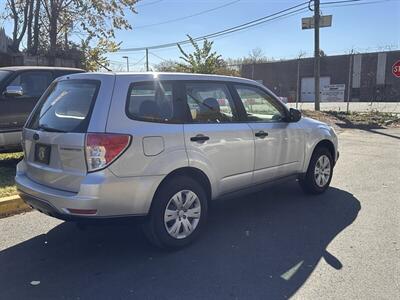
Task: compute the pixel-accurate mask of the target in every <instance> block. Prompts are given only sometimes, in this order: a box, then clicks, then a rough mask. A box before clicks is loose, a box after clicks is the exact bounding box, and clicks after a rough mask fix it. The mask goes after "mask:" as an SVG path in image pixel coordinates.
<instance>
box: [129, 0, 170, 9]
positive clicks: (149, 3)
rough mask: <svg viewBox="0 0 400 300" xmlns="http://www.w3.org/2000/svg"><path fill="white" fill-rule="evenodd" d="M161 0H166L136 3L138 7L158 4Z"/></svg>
mask: <svg viewBox="0 0 400 300" xmlns="http://www.w3.org/2000/svg"><path fill="white" fill-rule="evenodd" d="M161 1H164V0H155V1H152V2H147V3H143V4H140V3H139V4H138V5H136V7H143V6H149V5H153V4H157V3H159V2H161ZM140 2H141V1H140Z"/></svg>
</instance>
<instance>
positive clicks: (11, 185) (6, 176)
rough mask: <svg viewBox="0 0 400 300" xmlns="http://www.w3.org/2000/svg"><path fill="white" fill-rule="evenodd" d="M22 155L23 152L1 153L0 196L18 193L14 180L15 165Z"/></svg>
mask: <svg viewBox="0 0 400 300" xmlns="http://www.w3.org/2000/svg"><path fill="white" fill-rule="evenodd" d="M22 157H23V153H22V152H16V153H0V198H1V197H7V196H12V195H15V194H16V193H17V189H16V187H15V182H14V176H15V167H16V165H17V163H18V162H19V161H20V160H21V159H22Z"/></svg>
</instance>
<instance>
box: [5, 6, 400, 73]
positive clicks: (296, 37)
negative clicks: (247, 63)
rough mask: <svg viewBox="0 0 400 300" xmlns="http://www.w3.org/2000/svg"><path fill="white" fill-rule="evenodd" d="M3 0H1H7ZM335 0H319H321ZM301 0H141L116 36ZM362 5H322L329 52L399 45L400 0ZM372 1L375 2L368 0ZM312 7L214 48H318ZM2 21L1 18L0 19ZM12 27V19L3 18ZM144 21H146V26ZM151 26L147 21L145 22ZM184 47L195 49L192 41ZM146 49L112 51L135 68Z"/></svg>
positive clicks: (229, 20) (165, 36) (159, 55)
mask: <svg viewBox="0 0 400 300" xmlns="http://www.w3.org/2000/svg"><path fill="white" fill-rule="evenodd" d="M3 1H5V0H0V2H3ZM329 1H332V0H321V3H324V2H329ZM301 2H303V1H302V0H293V1H289V0H286V1H285V0H283V1H270V0H213V1H211V0H186V1H185V0H142V1H140V2H139V3H138V4H137V13H136V14H133V13H127V19H128V21H129V23H130V24H131V25H132V27H133V29H132V30H129V31H128V30H118V31H117V32H116V41H117V42H122V44H121V48H122V49H124V48H133V47H146V46H152V45H158V44H163V43H170V42H176V41H181V40H185V39H186V34H190V35H191V36H192V37H197V36H201V35H204V34H208V33H212V32H216V31H220V30H223V29H226V28H229V27H232V26H236V25H239V24H241V23H245V22H248V21H251V20H254V19H257V18H260V17H263V16H266V15H269V14H272V13H274V12H277V11H279V10H282V9H285V8H288V7H290V6H293V5H296V4H299V3H301ZM362 2H364V3H368V4H363V5H348V6H341V7H337V6H335V5H330V6H328V5H321V13H322V14H323V15H333V21H332V27H327V28H322V29H321V30H320V46H321V49H322V50H323V51H324V52H325V53H326V54H327V55H335V54H342V53H348V52H349V51H350V50H351V49H355V50H356V51H359V52H374V51H378V50H380V49H383V48H385V47H388V46H389V47H391V48H392V49H394V48H395V49H399V48H400V1H399V0H386V1H384V0H363V1H362ZM369 2H372V3H369ZM225 4H226V6H225V7H223V8H220V9H216V10H214V11H211V12H208V13H205V14H202V15H198V16H195V17H191V18H187V19H185V20H181V21H176V22H169V23H167V24H162V25H156V26H148V25H152V24H154V23H160V22H167V21H169V20H172V19H176V18H180V17H185V16H188V15H192V14H196V13H199V12H201V11H204V10H209V9H213V8H215V7H218V6H221V5H225ZM312 14H313V12H311V11H305V12H302V13H300V14H297V15H294V16H290V17H287V18H282V19H279V20H274V21H272V22H267V23H265V24H263V25H260V26H256V27H253V28H251V29H247V30H244V31H240V32H236V33H233V34H230V35H226V36H223V37H218V38H216V39H215V40H214V47H215V50H216V51H217V52H218V53H220V54H221V55H222V56H223V57H224V58H238V57H243V56H247V55H248V54H249V52H250V51H251V50H252V49H254V48H261V49H262V51H263V52H264V54H265V55H266V56H267V57H270V58H274V59H290V58H295V57H297V56H298V55H299V53H300V52H305V53H306V56H312V54H313V48H314V33H313V30H302V29H301V18H302V17H307V16H311V15H312ZM0 25H1V24H0ZM4 26H5V28H6V31H8V32H10V31H11V28H12V27H11V24H10V23H7V22H6V23H5V24H4ZM143 26H144V27H143ZM146 26H148V27H146ZM184 49H187V50H188V51H190V50H191V47H190V46H185V47H184ZM144 55H145V52H144V51H140V52H123V53H122V52H118V53H113V54H109V55H108V57H109V58H110V60H111V62H112V64H113V68H116V69H118V68H119V69H121V70H123V68H125V64H126V63H125V62H126V61H125V59H124V58H123V56H128V57H129V62H130V68H131V70H141V69H142V68H143V67H144ZM178 57H179V50H178V49H177V47H173V48H167V49H155V50H150V55H149V61H150V65H151V66H152V65H154V64H157V63H159V62H161V61H162V60H164V59H178Z"/></svg>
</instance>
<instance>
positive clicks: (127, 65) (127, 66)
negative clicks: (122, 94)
mask: <svg viewBox="0 0 400 300" xmlns="http://www.w3.org/2000/svg"><path fill="white" fill-rule="evenodd" d="M122 58H125V59H126V71H127V72H129V57H128V56H122Z"/></svg>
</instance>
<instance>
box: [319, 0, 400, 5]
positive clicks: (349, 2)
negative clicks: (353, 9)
mask: <svg viewBox="0 0 400 300" xmlns="http://www.w3.org/2000/svg"><path fill="white" fill-rule="evenodd" d="M391 1H396V2H397V1H399V0H376V1H365V0H347V1H330V2H325V3H321V5H329V7H345V6H358V5H368V4H377V3H383V2H391ZM352 2H353V3H352ZM335 4H336V5H335Z"/></svg>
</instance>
